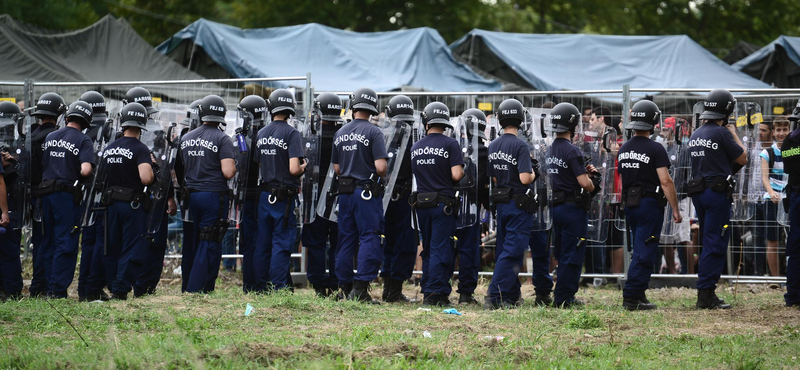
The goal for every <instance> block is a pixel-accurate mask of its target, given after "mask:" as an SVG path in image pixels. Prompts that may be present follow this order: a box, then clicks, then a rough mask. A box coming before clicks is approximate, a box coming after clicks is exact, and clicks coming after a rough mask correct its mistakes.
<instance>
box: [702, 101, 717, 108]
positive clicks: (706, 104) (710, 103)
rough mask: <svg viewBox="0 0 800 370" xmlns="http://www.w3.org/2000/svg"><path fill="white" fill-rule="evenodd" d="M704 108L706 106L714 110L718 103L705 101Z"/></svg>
mask: <svg viewBox="0 0 800 370" xmlns="http://www.w3.org/2000/svg"><path fill="white" fill-rule="evenodd" d="M703 106H706V107H709V108H714V107H716V106H717V102H715V101H704V102H703Z"/></svg>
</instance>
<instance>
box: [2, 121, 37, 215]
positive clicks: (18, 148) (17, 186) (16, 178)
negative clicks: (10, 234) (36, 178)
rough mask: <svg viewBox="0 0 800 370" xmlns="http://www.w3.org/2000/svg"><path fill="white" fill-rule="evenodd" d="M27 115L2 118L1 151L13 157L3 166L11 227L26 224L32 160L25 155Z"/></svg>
mask: <svg viewBox="0 0 800 370" xmlns="http://www.w3.org/2000/svg"><path fill="white" fill-rule="evenodd" d="M25 128H26V120H25V115H23V114H18V115H13V116H10V117H9V116H5V117H2V118H0V152H4V153H8V154H10V155H11V159H10V160H9V161H8V165H6V166H3V171H4V172H5V173H4V175H3V177H4V180H5V185H6V191H7V194H8V199H7V200H8V218H9V219H10V220H11V223H10V224H9V225H8V226H7V228H10V229H20V228H22V227H23V226H24V224H25V222H24V219H23V218H24V216H23V215H24V214H25V208H26V205H27V201H28V183H27V181H29V173H28V172H29V168H30V167H29V166H30V161H29V160H28V159H27V158H26V156H25V153H26V151H25V134H26V132H25Z"/></svg>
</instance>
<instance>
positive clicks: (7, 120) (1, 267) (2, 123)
mask: <svg viewBox="0 0 800 370" xmlns="http://www.w3.org/2000/svg"><path fill="white" fill-rule="evenodd" d="M21 116H22V110H20V109H19V106H18V105H16V104H14V103H12V102H9V101H3V102H0V130H2V131H3V133H2V134H3V136H5V137H7V138H13V137H14V134H15V133H16V130H17V122H18V120H19V119H20V118H21ZM3 144H4V145H5V144H7V143H3ZM9 149H10V148H5V147H4V148H3V149H2V150H1V151H0V157H2V158H1V159H2V166H1V167H0V174H2V175H3V176H0V227H2V228H4V229H5V232H4V233H3V234H2V235H0V290H2V292H0V302H2V301H5V300H6V299H12V300H16V299H19V298H20V293H21V292H22V264H21V263H20V259H19V245H20V241H21V238H22V233H21V231H20V228H21V227H22V225H18V224H11V219H10V218H9V212H15V213H16V212H20V211H22V210H17V209H12V207H11V205H12V203H13V202H9V201H8V199H9V194H13V189H12V187H13V186H15V182H16V181H17V176H18V174H17V173H16V169H15V167H16V159H15V158H14V157H13V156H12V154H11V153H10V152H9ZM16 219H17V220H21V217H16ZM16 222H19V221H16Z"/></svg>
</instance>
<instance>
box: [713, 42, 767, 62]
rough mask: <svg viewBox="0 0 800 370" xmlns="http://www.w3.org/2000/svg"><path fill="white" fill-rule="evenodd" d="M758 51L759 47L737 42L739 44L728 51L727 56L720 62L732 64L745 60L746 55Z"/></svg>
mask: <svg viewBox="0 0 800 370" xmlns="http://www.w3.org/2000/svg"><path fill="white" fill-rule="evenodd" d="M758 49H761V47H760V46H758V45H756V44H751V43H749V42H747V41H743V40H739V42H737V43H736V46H734V47H733V48H732V49H731V50H730V51H728V54H726V55H725V56H724V57H722V60H724V61H725V63H728V64H733V63H736V62H738V61H740V60H742V59H744V58H746V57H747V56H748V55H750V54H753V53H755V52H756V51H757V50H758Z"/></svg>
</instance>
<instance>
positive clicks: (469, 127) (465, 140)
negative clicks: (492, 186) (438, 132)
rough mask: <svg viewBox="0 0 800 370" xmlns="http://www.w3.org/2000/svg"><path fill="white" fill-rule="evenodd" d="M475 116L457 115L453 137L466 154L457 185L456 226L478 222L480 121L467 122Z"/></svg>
mask: <svg viewBox="0 0 800 370" xmlns="http://www.w3.org/2000/svg"><path fill="white" fill-rule="evenodd" d="M473 118H474V117H472V116H469V117H466V118H465V117H457V119H456V124H455V127H454V130H453V137H454V138H455V139H456V140H458V145H459V146H460V147H461V154H462V155H463V156H464V177H463V178H461V181H459V182H458V183H457V184H456V186H455V190H456V201H457V203H458V206H459V208H458V217H457V219H456V228H458V229H463V228H466V227H471V226H472V225H475V223H476V222H478V213H479V211H480V204H479V203H478V123H477V122H467V120H472V119H473Z"/></svg>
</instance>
